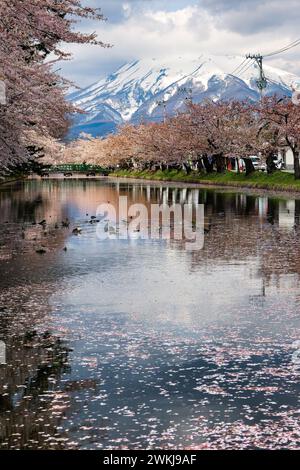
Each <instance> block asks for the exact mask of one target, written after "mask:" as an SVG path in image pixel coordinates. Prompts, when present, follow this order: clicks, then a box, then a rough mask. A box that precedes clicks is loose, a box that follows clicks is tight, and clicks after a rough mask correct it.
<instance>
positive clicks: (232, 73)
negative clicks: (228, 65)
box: [230, 58, 248, 75]
mask: <svg viewBox="0 0 300 470" xmlns="http://www.w3.org/2000/svg"><path fill="white" fill-rule="evenodd" d="M247 61H248V59H247V58H246V59H244V60H243V61H242V62H241V63H240V65H238V66H237V67H236V68H235V69H234V70H233V72H231V73H230V75H234V74H235V73H236V72H237V71H238V70H239V68H240V67H242V66H243V65H244V64H245V62H247ZM242 68H243V67H242Z"/></svg>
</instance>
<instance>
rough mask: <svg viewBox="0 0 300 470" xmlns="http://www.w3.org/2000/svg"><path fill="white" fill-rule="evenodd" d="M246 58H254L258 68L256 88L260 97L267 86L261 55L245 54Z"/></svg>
mask: <svg viewBox="0 0 300 470" xmlns="http://www.w3.org/2000/svg"><path fill="white" fill-rule="evenodd" d="M246 59H254V60H255V62H256V63H257V65H258V68H259V78H258V80H256V84H257V88H258V89H259V92H260V99H262V97H263V91H264V90H265V88H267V84H268V82H267V79H266V76H265V72H264V69H263V56H262V55H261V54H247V55H246Z"/></svg>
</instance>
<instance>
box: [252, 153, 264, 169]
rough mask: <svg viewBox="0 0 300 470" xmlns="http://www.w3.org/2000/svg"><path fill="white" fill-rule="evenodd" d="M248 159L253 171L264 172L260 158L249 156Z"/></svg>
mask: <svg viewBox="0 0 300 470" xmlns="http://www.w3.org/2000/svg"><path fill="white" fill-rule="evenodd" d="M249 158H250V159H251V161H252V164H253V166H254V168H255V170H258V171H266V168H267V167H266V164H265V163H264V162H263V161H262V160H261V158H260V157H258V156H257V155H251V156H250V157H249Z"/></svg>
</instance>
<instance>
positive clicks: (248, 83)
mask: <svg viewBox="0 0 300 470" xmlns="http://www.w3.org/2000/svg"><path fill="white" fill-rule="evenodd" d="M242 61H243V58H242V57H239V56H232V55H227V56H213V55H207V54H201V55H200V56H198V57H195V58H194V57H192V58H190V57H181V56H179V57H175V58H167V59H165V60H161V59H160V60H158V59H156V58H151V59H141V60H134V61H132V62H129V63H126V64H124V65H122V66H121V67H119V68H118V69H117V70H116V72H114V73H112V74H110V75H109V76H107V77H106V78H103V79H101V80H99V81H98V82H96V83H94V84H93V85H91V86H89V87H87V88H85V89H83V90H80V91H78V92H76V93H73V94H72V95H71V96H70V99H71V101H72V102H74V104H75V105H76V106H78V107H81V108H82V109H83V110H84V111H85V112H86V114H85V115H81V116H79V117H77V118H76V120H75V123H74V127H73V129H72V132H71V137H76V136H78V134H79V133H80V132H83V131H84V132H89V133H91V134H92V135H104V134H105V133H107V132H111V131H114V129H115V128H116V126H117V125H119V124H121V123H124V122H140V121H159V120H162V115H163V113H164V110H163V109H162V108H163V106H162V104H164V107H165V112H166V113H167V114H168V115H172V114H174V113H176V112H178V111H180V110H183V109H184V107H185V104H186V99H187V98H191V97H192V98H193V101H194V102H196V103H197V102H201V101H203V100H205V99H212V100H214V101H218V100H230V99H237V100H243V99H248V100H250V101H257V100H258V99H259V93H258V90H257V86H256V80H257V77H258V68H257V65H256V64H255V62H254V61H253V62H251V61H249V63H248V64H246V67H245V68H244V69H242V73H240V75H235V74H234V71H235V70H237V69H238V66H239V65H240V64H241V62H242ZM264 69H265V74H266V76H267V79H268V86H267V89H266V94H278V95H290V94H291V84H292V83H293V82H294V81H295V80H297V78H298V77H296V76H295V75H293V74H291V73H288V72H284V71H282V70H279V69H276V68H274V67H270V66H268V65H265V66H264ZM238 70H239V69H238Z"/></svg>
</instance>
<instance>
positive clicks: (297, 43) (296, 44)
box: [263, 38, 300, 57]
mask: <svg viewBox="0 0 300 470" xmlns="http://www.w3.org/2000/svg"><path fill="white" fill-rule="evenodd" d="M299 44H300V38H299V39H296V41H293V42H292V43H290V44H288V45H286V46H284V47H282V48H281V49H277V50H275V51H273V52H270V53H269V54H265V55H264V56H263V57H271V56H273V55H277V54H281V53H283V52H286V51H288V50H290V49H293V48H294V47H296V46H298V45H299Z"/></svg>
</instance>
